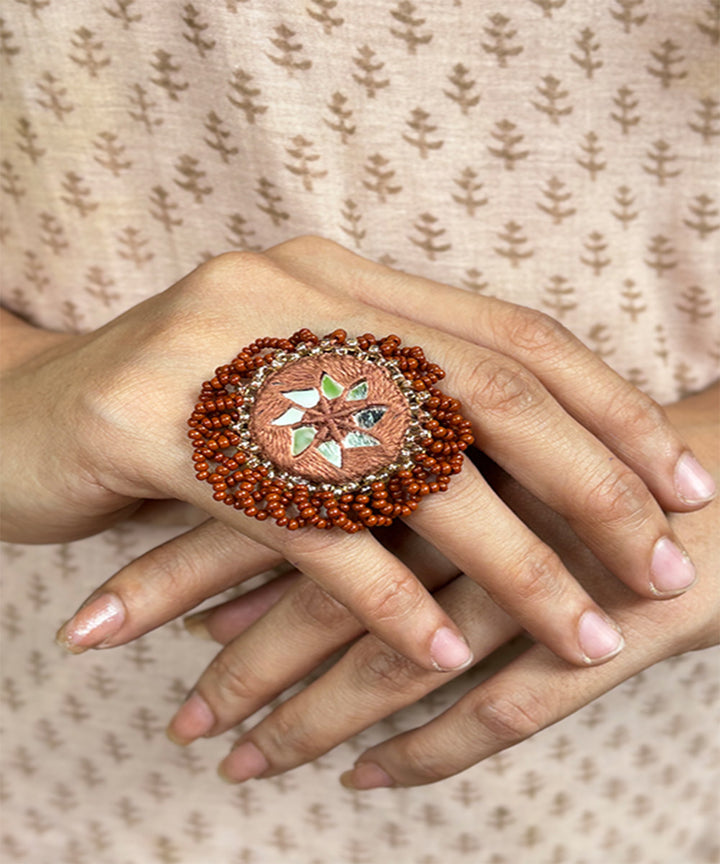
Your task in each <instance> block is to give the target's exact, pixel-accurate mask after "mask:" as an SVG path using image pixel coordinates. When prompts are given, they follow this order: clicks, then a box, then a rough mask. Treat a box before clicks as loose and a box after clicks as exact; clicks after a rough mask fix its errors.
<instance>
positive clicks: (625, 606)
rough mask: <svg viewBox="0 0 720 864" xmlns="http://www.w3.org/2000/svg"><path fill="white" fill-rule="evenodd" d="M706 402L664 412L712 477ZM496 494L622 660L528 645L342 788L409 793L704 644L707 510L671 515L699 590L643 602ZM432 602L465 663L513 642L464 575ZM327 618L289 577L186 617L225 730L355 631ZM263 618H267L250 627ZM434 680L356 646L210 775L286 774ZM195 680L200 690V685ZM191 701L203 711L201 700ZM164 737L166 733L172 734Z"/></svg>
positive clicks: (711, 575) (711, 397) (435, 576)
mask: <svg viewBox="0 0 720 864" xmlns="http://www.w3.org/2000/svg"><path fill="white" fill-rule="evenodd" d="M719 395H720V386H716V387H714V388H713V389H711V390H708V391H706V392H705V393H703V394H700V395H699V396H696V397H692V398H690V399H687V400H684V401H683V402H681V403H678V404H677V405H676V406H672V407H671V408H670V409H669V412H668V413H669V415H670V417H671V418H672V419H674V420H675V421H676V422H677V425H678V428H679V429H680V430H681V431H682V432H684V433H685V434H687V437H688V440H690V441H691V442H692V443H693V444H694V446H695V449H696V451H697V452H698V453H699V454H700V455H701V456H705V457H707V460H708V462H714V465H715V475H716V476H720V465H719V464H718V463H719V458H718V457H719V456H720V441H719V440H718V438H719V437H720V436H719V435H718V396H719ZM498 489H499V491H500V492H501V494H502V497H503V498H504V499H505V500H506V501H508V503H510V504H511V505H512V507H513V509H514V510H515V511H516V512H517V513H518V515H520V516H521V517H522V518H523V520H525V521H526V522H527V523H528V524H529V525H531V526H533V527H534V528H535V530H536V531H537V533H538V535H539V536H541V537H542V538H543V540H545V542H547V543H548V545H550V546H552V547H553V548H554V549H555V550H556V551H557V552H558V553H559V554H560V556H561V557H562V559H563V560H564V561H565V563H566V565H567V566H568V568H569V570H570V571H571V572H572V573H574V574H575V575H576V576H577V577H578V579H579V580H580V581H581V582H582V584H583V585H584V586H585V587H587V588H588V589H589V590H590V591H591V593H592V594H593V595H594V596H597V597H598V598H599V599H600V600H601V601H602V602H603V605H604V606H605V608H607V609H610V610H612V614H613V615H614V617H615V618H616V620H618V621H619V622H620V623H621V625H622V627H623V630H624V632H625V633H626V634H627V638H628V647H627V650H626V651H625V652H623V655H622V657H620V658H618V659H617V660H616V661H615V662H614V663H610V664H607V665H604V666H601V667H599V668H596V669H586V670H581V669H576V668H573V667H572V666H569V665H568V664H567V663H565V662H563V661H562V660H559V659H558V658H557V657H556V656H553V655H552V654H551V653H550V652H549V651H548V650H547V648H545V647H543V646H541V645H534V646H532V647H529V648H527V650H525V651H524V652H523V653H522V654H521V655H520V656H518V657H516V658H515V659H514V660H512V661H511V662H510V663H508V665H506V666H505V667H504V668H502V669H501V670H500V671H499V672H497V673H496V674H495V675H493V676H492V677H491V678H490V679H488V680H486V681H485V682H484V683H482V684H481V685H480V686H478V687H476V688H475V689H473V690H470V691H469V692H468V693H467V694H466V695H465V696H464V697H463V698H462V699H461V700H460V701H459V702H458V703H457V704H456V705H454V706H453V707H451V708H449V709H448V710H447V711H445V712H444V713H443V714H442V715H441V716H440V717H438V718H437V719H435V720H433V721H431V722H430V723H428V724H426V725H425V726H422V727H421V728H419V729H415V730H412V731H408V732H405V733H403V734H401V735H399V736H397V737H395V738H393V739H391V740H389V741H385V742H383V743H381V744H379V745H377V746H376V747H373V748H372V749H371V750H369V751H367V752H366V753H364V754H363V755H362V756H361V757H360V758H359V759H358V761H357V763H356V765H355V767H354V769H353V770H351V771H349V772H347V773H346V774H345V775H344V776H343V782H344V783H345V784H346V785H347V786H350V787H352V788H358V789H369V788H373V787H376V786H395V785H398V786H414V785H418V784H423V783H431V782H434V781H437V780H440V779H443V778H446V777H449V776H450V775H452V774H455V773H457V772H458V771H462V770H463V769H465V768H468V767H470V766H471V765H473V764H475V763H477V762H479V761H481V760H482V759H484V758H487V757H488V756H490V755H492V754H493V753H495V752H497V751H498V750H501V749H504V748H506V747H509V746H512V745H513V744H515V743H517V742H519V741H521V740H523V739H525V738H527V737H529V736H530V735H532V734H533V733H535V732H537V731H539V730H540V729H542V728H544V727H546V726H549V725H551V724H552V723H554V722H556V721H557V720H560V719H562V718H563V717H565V716H567V715H568V714H571V713H573V712H574V711H576V710H578V709H579V708H581V707H583V706H585V705H586V704H588V703H589V702H591V701H592V700H593V699H595V698H597V697H598V696H600V695H601V694H603V693H604V692H606V691H607V690H610V689H612V688H613V687H615V686H616V685H617V684H619V683H620V682H622V681H623V680H625V679H626V678H628V677H630V676H632V675H634V674H636V673H637V672H639V671H641V670H642V669H645V668H647V667H648V666H651V665H653V664H654V663H656V662H658V661H660V660H663V659H665V658H667V657H670V656H673V655H675V654H680V653H683V652H685V651H689V650H694V649H699V648H705V647H709V646H710V645H713V644H716V643H717V641H718V636H719V635H720V579H718V572H717V562H718V557H719V556H718V553H719V550H718V545H719V542H720V541H719V539H718V532H717V527H718V516H719V515H720V505H719V504H718V502H717V501H716V502H714V503H713V504H712V505H711V506H710V507H708V508H707V509H705V510H702V511H701V512H698V513H694V514H686V515H681V516H674V517H673V522H674V523H675V527H676V528H677V530H678V531H679V532H680V533H681V534H682V536H683V538H684V540H685V542H686V543H687V545H688V547H689V548H690V550H691V551H692V553H693V555H694V558H695V560H696V561H697V563H698V565H699V572H700V574H701V576H700V581H699V584H698V585H697V586H696V588H695V589H694V590H693V591H691V592H688V594H686V595H684V596H683V597H680V598H676V599H674V600H672V601H671V602H669V603H653V602H652V601H648V600H646V599H642V598H639V597H638V596H637V595H634V594H633V593H632V592H630V591H628V590H627V589H626V588H624V587H623V586H622V585H620V584H619V583H618V582H617V581H615V580H613V579H612V578H610V575H609V574H608V572H607V570H606V569H605V568H604V567H603V566H602V565H601V564H600V563H599V562H598V561H597V559H596V558H595V557H594V556H593V555H592V554H591V553H590V552H589V551H588V550H587V549H586V548H585V547H584V546H583V544H582V543H580V542H579V541H578V540H577V538H576V537H574V536H573V534H572V533H571V532H570V531H569V530H568V528H567V525H566V524H565V523H564V522H563V520H562V519H560V518H559V517H558V516H557V515H556V514H554V513H552V512H550V511H549V510H548V509H547V508H546V507H545V506H544V505H542V504H541V503H540V502H538V501H537V499H534V498H533V497H532V496H530V495H528V494H527V493H526V492H525V491H524V490H522V489H521V488H520V487H519V486H518V485H517V484H516V483H514V482H512V481H510V480H509V478H507V476H505V477H504V478H501V479H500V483H499V486H498ZM421 542H422V541H421ZM408 551H409V554H408V552H406V557H407V559H408V560H409V561H410V562H411V563H412V564H413V566H419V570H420V572H422V573H423V576H424V578H425V579H426V581H427V583H428V584H431V585H432V584H434V585H442V584H445V583H446V582H447V581H448V578H449V577H451V575H452V566H451V565H450V564H449V562H447V561H443V560H441V559H435V560H434V561H432V562H430V561H428V560H427V558H426V555H425V553H426V551H427V550H424V549H422V548H420V543H418V542H417V541H414V542H413V541H411V543H410V546H409V547H408ZM422 562H425V563H424V565H423V563H422ZM435 597H436V598H437V599H439V600H440V602H441V603H442V605H443V607H444V608H445V609H446V611H447V612H448V613H449V614H450V615H451V616H452V617H453V619H454V620H455V621H457V622H458V624H459V625H460V626H461V627H462V629H463V632H464V633H465V634H466V635H467V637H468V639H469V641H470V643H471V645H472V648H473V651H474V653H475V657H476V658H478V659H481V658H483V657H485V656H487V655H488V654H490V653H491V652H492V651H494V650H495V649H496V648H497V647H499V646H500V645H502V644H503V643H504V642H506V641H507V640H508V639H510V638H512V637H513V636H515V635H517V633H518V632H519V628H518V626H517V624H516V623H515V622H514V621H513V620H512V619H511V618H510V617H509V616H507V615H506V614H505V613H503V612H502V611H501V610H500V609H499V608H498V607H497V606H496V605H495V604H494V603H493V602H492V601H491V600H490V599H489V597H488V596H487V594H486V593H485V592H483V591H482V589H480V588H479V587H478V586H477V585H476V584H475V583H474V582H472V581H471V580H470V579H468V578H467V577H465V576H460V577H458V578H456V579H454V581H452V582H451V583H450V584H449V585H447V587H445V588H443V589H442V590H441V591H439V592H438V593H436V595H435ZM267 610H270V611H267ZM327 610H328V605H327V598H325V597H323V596H322V592H321V591H320V589H318V588H317V586H315V585H313V584H312V583H311V582H309V581H308V580H306V579H304V578H302V577H301V578H293V577H283V578H282V579H281V580H277V581H275V582H272V583H269V584H268V585H266V586H264V587H262V588H260V589H257V590H256V591H254V592H251V593H250V594H248V595H246V596H244V597H241V598H238V599H237V600H233V601H230V602H228V603H225V604H223V605H221V606H219V607H216V608H215V609H213V610H208V611H205V612H204V613H200V615H199V616H194V618H191V619H189V621H188V624H189V627H190V628H191V629H192V630H196V629H201V630H202V632H203V633H204V634H205V635H207V636H210V637H211V638H214V639H216V640H217V641H218V642H221V643H223V644H227V645H228V646H229V648H225V649H224V652H223V653H224V655H225V659H224V664H225V667H226V670H227V675H228V680H232V681H235V682H237V683H236V690H235V698H236V720H237V722H240V721H241V720H244V719H245V718H246V717H249V716H250V715H251V714H253V713H254V712H255V711H256V710H257V709H258V708H260V707H261V706H262V705H265V704H266V703H267V702H268V701H269V700H270V699H271V698H273V697H274V696H275V695H276V694H277V693H278V692H279V691H280V690H281V689H283V688H285V687H287V686H289V685H290V684H292V683H294V682H295V681H296V680H297V679H298V678H300V677H301V676H302V675H304V674H306V673H307V672H308V671H310V669H311V668H312V667H313V665H314V664H315V663H316V662H317V660H318V659H319V658H321V657H323V656H326V655H327V654H329V653H330V652H331V650H332V649H333V648H334V647H339V646H340V645H341V644H342V643H343V642H344V641H346V640H347V639H348V638H349V637H350V636H352V635H355V634H356V633H357V624H356V622H355V621H353V620H352V618H351V616H349V615H348V614H347V613H346V614H344V615H343V614H342V612H340V611H339V610H335V611H334V613H332V614H328V611H327ZM264 612H267V614H265V615H264V617H260V616H261V615H263V613H264ZM318 624H321V625H322V626H318ZM251 625H252V626H251ZM279 634H282V636H281V637H280V636H279ZM448 679H449V676H448V675H442V674H439V673H437V672H428V671H427V670H424V669H421V668H420V667H418V666H417V665H415V664H412V663H409V662H408V661H407V660H406V659H405V658H404V657H402V656H400V655H399V654H398V653H397V652H395V651H393V650H391V649H389V648H388V647H387V646H386V645H383V643H382V642H380V641H379V640H378V639H376V638H375V637H372V636H365V637H364V638H361V639H360V640H359V641H357V642H356V643H355V644H354V645H353V646H352V647H351V648H350V649H349V650H348V651H347V652H346V653H345V655H344V656H343V657H342V658H341V659H340V660H338V662H337V663H336V664H335V665H334V666H333V667H332V668H331V669H330V670H329V671H328V672H326V673H325V674H324V675H323V676H322V677H320V678H319V679H318V680H316V681H314V682H313V683H312V684H310V685H309V686H308V687H307V688H306V689H304V690H303V691H301V692H300V693H299V694H298V695H296V696H294V697H292V698H290V699H288V700H287V701H286V702H285V703H283V704H282V705H280V706H279V707H278V708H276V709H275V710H274V711H273V712H272V713H271V714H269V715H268V716H267V717H265V718H264V719H263V720H262V721H261V722H260V723H259V725H257V726H256V727H255V728H254V729H251V730H250V731H248V732H247V733H246V734H244V735H243V736H242V738H241V739H240V740H239V741H238V743H237V745H236V747H235V748H234V749H233V751H232V752H231V753H230V755H229V756H228V757H227V758H226V759H225V760H224V762H223V764H222V765H221V774H222V775H223V776H224V777H225V778H226V779H228V780H230V781H231V782H240V781H243V780H247V779H249V778H250V777H258V776H260V777H270V776H274V775H276V774H278V773H281V772H283V771H287V770H289V769H292V768H294V767H297V766H298V765H300V764H302V763H304V762H308V761H311V760H313V759H315V758H317V757H319V756H321V755H322V754H323V753H325V752H327V751H328V750H330V749H331V748H333V747H334V746H336V745H337V744H340V743H341V742H342V741H344V740H345V739H347V738H349V737H351V736H352V735H354V734H356V733H357V732H359V731H361V730H362V729H364V728H366V727H367V726H369V725H371V724H372V723H374V722H377V721H378V720H380V719H381V718H383V717H385V716H387V715H389V714H391V713H393V712H395V711H397V710H398V709H400V708H403V707H404V706H406V705H409V704H411V703H413V702H415V701H416V700H417V699H419V698H421V697H422V696H424V695H426V694H427V693H429V692H430V691H432V690H434V689H435V688H437V687H439V686H441V685H442V684H444V683H445V682H447V681H448ZM240 682H242V689H241V686H240ZM206 684H207V686H208V687H209V688H211V687H212V683H211V682H210V681H207V682H206ZM204 692H206V695H207V697H208V701H209V702H210V704H214V695H215V694H213V693H212V692H209V691H208V690H205V691H204ZM171 732H175V726H174V725H173V726H171ZM179 737H180V741H181V743H187V737H184V738H183V737H182V736H179Z"/></svg>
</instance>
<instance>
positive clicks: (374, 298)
mask: <svg viewBox="0 0 720 864" xmlns="http://www.w3.org/2000/svg"><path fill="white" fill-rule="evenodd" d="M319 247H320V248H319ZM319 253H322V254H319ZM268 255H269V256H271V257H273V258H274V260H276V261H278V262H281V263H283V264H284V265H285V266H286V268H287V269H288V270H289V271H290V272H292V273H294V274H295V275H296V276H297V277H298V278H305V279H312V280H313V282H314V283H315V284H316V285H320V284H322V285H323V286H324V287H325V289H326V290H331V291H332V290H334V291H337V290H342V291H343V293H344V294H345V295H350V296H354V297H355V298H357V299H358V300H361V301H362V302H364V303H370V304H372V305H373V306H376V307H377V308H379V309H383V310H385V311H387V312H391V313H394V314H395V313H396V310H397V309H402V310H403V315H404V316H405V317H407V318H409V319H412V320H413V321H416V322H418V323H420V324H424V325H426V326H428V327H433V328H437V329H440V330H444V331H445V332H447V333H450V334H453V335H455V336H459V337H460V338H462V339H465V340H467V341H468V342H474V343H475V344H478V345H482V346H485V347H487V348H491V349H493V350H494V351H497V352H500V353H502V354H505V355H508V356H511V357H513V358H515V359H516V360H518V361H520V362H521V363H522V364H523V365H524V366H526V367H527V368H528V369H529V370H531V371H532V372H533V373H534V374H535V375H536V376H537V378H538V379H539V380H540V381H542V382H543V384H544V385H545V386H546V387H547V388H548V390H549V391H550V392H552V394H553V395H554V396H555V398H557V399H558V401H559V402H560V403H561V404H563V405H564V406H565V407H566V409H567V410H568V411H569V412H570V413H571V414H572V415H573V416H574V417H576V418H577V419H578V420H579V421H580V423H582V424H583V426H585V427H586V428H588V429H589V430H590V431H591V432H593V433H594V434H595V435H597V437H598V438H600V439H601V440H602V441H604V442H605V444H606V445H607V446H608V447H610V448H611V449H612V450H613V451H614V452H615V453H617V455H618V456H620V458H621V459H622V460H623V462H625V463H626V464H627V465H628V466H629V467H630V468H631V469H632V470H633V471H635V472H636V473H637V474H638V475H639V476H640V477H642V479H643V480H644V481H645V483H646V484H647V486H648V488H649V489H650V490H651V491H652V493H653V495H655V497H656V498H657V499H658V501H659V502H660V504H661V505H662V506H663V507H664V508H665V509H668V510H678V511H685V510H690V509H694V508H696V507H701V506H704V504H706V503H707V502H708V501H710V500H711V499H712V497H713V496H714V494H715V484H714V481H713V478H712V477H711V475H710V474H709V473H708V472H707V471H706V470H705V469H704V468H703V467H702V466H701V465H700V464H699V462H698V461H697V459H696V458H695V457H694V456H693V454H692V452H691V451H690V449H689V448H688V447H687V445H686V444H685V442H684V441H683V439H682V438H681V436H679V435H678V434H677V432H676V431H675V430H674V428H673V427H672V425H671V424H670V423H669V421H668V419H667V417H666V415H665V412H664V411H663V410H662V408H660V406H659V405H658V404H657V403H655V402H654V401H653V400H652V399H650V398H649V397H648V396H646V395H644V394H643V393H641V392H640V391H638V390H637V388H635V387H634V386H632V385H631V384H630V383H628V382H627V381H625V380H624V379H623V378H622V377H621V376H620V375H618V374H617V373H616V372H614V371H613V370H612V369H611V368H610V367H609V366H607V365H606V364H605V363H604V362H603V361H602V360H601V359H600V358H598V357H597V356H596V355H595V354H593V353H592V352H591V351H589V350H588V349H587V348H586V347H585V346H584V345H583V344H582V343H581V342H580V340H579V339H577V338H576V337H575V336H574V335H573V334H572V333H570V331H569V330H567V329H566V328H564V327H563V326H562V325H561V324H559V323H558V322H557V321H555V320H554V319H553V318H551V317H549V316H547V315H544V314H542V313H540V312H538V311H536V310H533V309H527V308H525V307H522V306H517V305H515V304H512V303H507V302H505V301H502V300H498V299H495V298H491V297H482V298H479V297H477V296H476V295H473V294H470V293H469V292H467V291H463V290H460V289H457V288H452V287H450V286H448V285H441V284H438V283H437V282H434V281H432V280H430V279H423V278H420V277H415V276H408V275H406V274H404V273H403V274H401V273H398V272H397V271H395V270H392V269H390V268H388V267H383V266H382V265H380V264H376V263H375V262H372V261H368V260H366V259H364V258H361V257H360V256H358V255H355V254H354V253H352V252H350V251H349V250H346V249H344V248H343V247H341V246H339V245H337V244H335V243H331V242H329V241H323V240H318V239H313V238H303V241H301V242H300V241H299V242H296V243H293V242H290V243H285V244H282V245H281V246H278V247H275V248H274V249H271V250H270V251H269V252H268Z"/></svg>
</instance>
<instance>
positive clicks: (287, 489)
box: [188, 329, 473, 533]
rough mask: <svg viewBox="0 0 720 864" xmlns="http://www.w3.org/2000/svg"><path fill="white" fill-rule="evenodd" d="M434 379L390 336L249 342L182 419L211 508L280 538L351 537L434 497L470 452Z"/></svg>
mask: <svg viewBox="0 0 720 864" xmlns="http://www.w3.org/2000/svg"><path fill="white" fill-rule="evenodd" d="M444 375H445V373H444V372H443V370H442V369H441V368H440V367H439V366H437V365H436V364H434V363H429V362H428V361H427V360H426V359H425V355H424V353H423V350H422V349H421V348H419V347H417V346H412V347H401V340H400V338H399V337H398V336H395V335H390V336H385V337H384V338H382V339H376V338H375V337H374V336H373V335H372V334H370V333H366V334H364V335H362V336H358V337H357V338H354V339H351V338H348V336H347V333H346V332H345V331H344V330H335V331H334V332H333V333H330V334H329V335H328V336H325V337H324V338H319V337H317V336H315V334H313V333H312V332H311V331H310V330H307V329H303V330H299V331H298V332H297V333H294V334H293V335H292V336H290V338H289V339H278V338H273V337H267V338H263V339H257V340H256V341H255V342H253V343H252V344H251V345H248V346H247V347H246V348H243V350H242V351H240V353H239V354H238V355H237V356H236V357H235V359H234V360H232V361H231V362H230V363H228V364H227V365H226V366H220V367H219V368H218V369H216V370H215V377H214V378H212V380H210V381H206V382H204V384H203V385H202V390H201V392H200V395H199V397H198V402H197V404H196V405H195V409H194V411H193V413H192V416H191V417H190V419H189V420H188V425H189V427H190V431H189V433H188V434H189V437H190V439H191V441H192V444H193V448H194V452H193V461H194V463H195V472H196V476H197V478H198V480H202V481H204V482H207V483H209V484H210V485H211V486H212V488H213V498H214V499H215V500H216V501H222V502H223V503H224V504H226V505H228V506H232V507H234V508H235V509H236V510H242V511H243V512H244V513H245V514H246V515H248V516H253V517H254V518H255V519H259V520H261V521H262V520H265V519H274V520H275V522H276V523H277V524H278V525H279V526H281V527H286V528H288V529H290V530H291V531H293V530H296V529H298V528H302V527H305V526H310V525H312V526H314V527H316V528H332V527H338V528H342V529H343V530H344V531H347V532H348V533H355V532H356V531H360V530H362V529H363V528H366V527H367V528H373V527H376V526H383V525H390V524H391V523H392V522H393V520H394V519H396V518H398V517H404V516H409V515H410V514H411V513H412V512H413V510H415V508H416V507H417V506H418V503H419V501H420V499H421V498H423V497H425V496H426V495H429V494H432V493H435V492H442V491H444V490H445V489H447V488H448V484H449V483H450V480H451V478H452V476H453V475H454V474H457V473H458V472H459V471H460V470H461V467H462V462H463V450H465V449H466V448H467V447H468V446H470V444H472V443H473V436H472V431H471V424H470V421H469V420H467V419H465V417H463V415H462V414H461V413H460V403H459V402H458V400H457V399H453V398H451V397H449V396H447V395H445V394H444V393H442V392H441V391H440V390H438V389H437V387H435V384H436V383H437V382H438V381H439V380H440V379H442V378H443V377H444Z"/></svg>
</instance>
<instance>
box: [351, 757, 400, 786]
mask: <svg viewBox="0 0 720 864" xmlns="http://www.w3.org/2000/svg"><path fill="white" fill-rule="evenodd" d="M340 782H341V783H342V785H343V786H344V787H345V788H346V789H379V788H380V787H383V786H384V787H389V786H394V785H395V781H394V780H393V779H392V777H391V776H390V775H389V774H388V773H387V771H384V770H383V769H382V768H381V767H380V766H379V765H376V764H375V763H374V762H359V763H358V764H357V765H356V766H355V767H354V768H353V769H352V771H346V772H345V773H344V774H342V775H341V776H340Z"/></svg>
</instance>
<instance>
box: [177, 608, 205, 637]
mask: <svg viewBox="0 0 720 864" xmlns="http://www.w3.org/2000/svg"><path fill="white" fill-rule="evenodd" d="M209 615H210V611H209V610H205V611H203V612H196V613H195V614H194V615H188V616H187V617H186V618H183V625H184V626H185V629H186V630H187V631H188V633H189V634H190V635H191V636H195V637H196V638H197V639H210V640H212V636H211V635H210V631H209V630H208V628H207V624H205V619H206V618H207V617H208V616H209Z"/></svg>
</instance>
